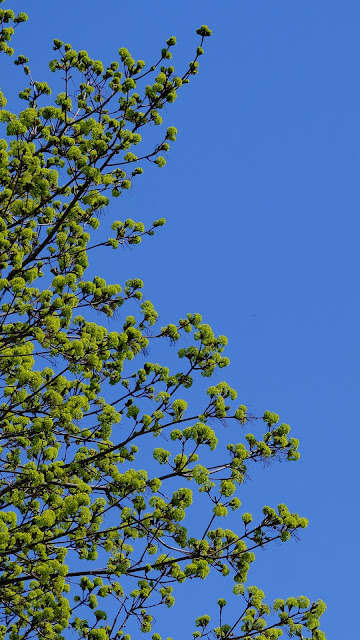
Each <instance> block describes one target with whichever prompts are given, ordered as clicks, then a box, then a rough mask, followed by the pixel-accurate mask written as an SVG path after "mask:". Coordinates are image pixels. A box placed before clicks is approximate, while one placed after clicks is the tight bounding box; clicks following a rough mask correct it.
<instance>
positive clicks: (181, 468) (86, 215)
mask: <svg viewBox="0 0 360 640" xmlns="http://www.w3.org/2000/svg"><path fill="white" fill-rule="evenodd" d="M2 2H3V0H1V3H2ZM26 19H27V16H26V14H24V13H20V14H19V15H17V16H16V15H15V13H14V12H13V11H12V10H11V9H5V10H3V9H1V10H0V29H1V30H0V50H1V51H2V52H3V53H4V54H9V55H12V54H13V53H14V52H13V49H12V47H11V46H10V44H9V42H10V40H11V38H12V36H13V34H14V30H15V28H17V27H18V25H19V24H20V23H22V22H25V21H26ZM197 34H198V37H199V43H198V47H197V49H196V52H195V55H194V59H193V60H192V61H191V62H190V64H189V66H188V67H187V68H186V69H185V70H183V71H182V72H180V73H179V74H178V75H177V74H176V72H175V69H174V67H173V66H172V63H171V58H172V53H171V50H172V48H173V47H174V45H175V44H176V38H175V37H173V36H172V37H170V38H169V39H168V40H167V42H166V46H164V48H163V49H162V50H161V52H160V54H159V59H158V60H157V61H155V63H153V64H150V65H147V64H146V63H145V62H144V61H143V60H135V59H134V58H132V56H131V54H130V52H129V51H128V50H127V49H126V48H121V49H120V50H119V53H118V58H117V59H116V60H115V61H112V62H110V63H105V64H103V63H102V62H101V61H100V60H96V59H93V58H91V57H90V55H89V54H88V52H87V51H84V50H80V51H75V50H74V49H73V48H72V46H71V45H70V44H67V43H63V42H62V41H60V40H55V41H54V50H55V54H54V55H55V58H54V59H53V60H51V61H50V69H51V71H52V72H53V73H54V74H55V78H54V87H55V94H54V96H53V94H52V91H51V88H50V86H49V85H48V84H47V83H46V82H42V81H38V80H36V79H35V78H34V77H33V75H32V72H31V68H30V66H29V60H28V59H27V58H26V56H25V55H17V57H16V59H15V65H16V66H17V67H18V70H19V72H24V74H25V80H26V82H25V86H24V88H23V90H22V91H21V92H20V94H19V98H20V99H21V100H22V101H23V108H22V109H20V110H19V112H17V113H14V112H13V111H9V110H7V109H6V106H7V102H6V98H5V96H4V95H3V94H2V93H1V92H0V107H1V110H0V122H1V123H2V127H3V138H2V139H1V140H0V186H1V192H0V271H1V274H0V326H1V332H0V380H1V387H0V389H1V391H0V393H1V398H0V416H1V418H0V420H1V421H0V424H1V434H0V445H1V448H0V451H1V453H0V457H1V460H0V462H1V466H0V508H1V511H0V638H3V639H7V638H9V639H10V640H20V639H25V638H26V639H27V638H46V639H47V640H60V639H61V638H67V637H70V635H71V637H74V634H75V636H76V637H79V638H88V639H89V640H114V639H115V638H124V639H126V640H129V639H130V636H131V634H132V635H133V637H138V634H139V630H141V631H142V632H150V633H151V634H152V638H153V640H160V638H161V636H160V635H159V632H160V633H163V632H164V633H166V634H168V635H169V634H171V635H172V633H173V630H172V629H165V630H163V629H162V628H161V619H160V620H157V621H155V613H156V612H157V610H158V609H161V608H162V607H171V606H172V605H173V604H174V602H175V598H174V594H175V595H176V592H177V591H178V589H183V590H186V584H188V581H189V580H203V579H205V578H206V576H207V575H208V574H209V572H217V573H218V574H219V580H221V579H222V578H221V576H228V577H227V579H225V580H224V595H226V592H227V591H229V590H230V591H231V590H233V591H234V593H235V594H237V595H238V598H239V605H238V611H237V612H236V613H234V612H233V611H232V610H230V609H231V608H230V607H228V608H226V600H225V599H223V598H222V599H220V600H219V601H218V602H217V605H216V606H217V611H218V612H217V614H216V616H215V617H214V618H213V619H210V615H208V613H207V612H202V611H199V617H198V618H197V619H196V620H195V621H194V633H193V636H194V638H210V637H213V636H214V634H215V637H216V638H219V639H226V638H229V639H230V638H239V639H240V638H241V639H243V640H250V639H254V640H275V639H276V638H278V637H280V636H281V635H282V634H283V632H284V633H286V632H288V633H289V634H290V635H291V636H295V637H298V638H312V639H313V640H324V638H325V635H324V633H323V632H321V631H320V630H319V618H320V616H321V614H322V613H323V611H324V609H325V605H324V603H323V602H321V601H317V602H313V603H311V602H310V601H309V599H308V598H306V597H304V596H296V597H289V598H288V599H286V600H279V599H278V600H276V601H275V602H274V603H272V605H271V606H269V605H268V604H266V603H265V601H264V598H265V596H264V593H263V592H262V590H261V589H260V588H258V587H255V586H250V585H248V582H247V574H248V570H249V568H250V565H251V563H252V562H253V561H254V559H255V554H254V551H255V550H256V549H257V548H261V547H265V546H269V545H271V544H272V543H273V542H274V541H282V542H286V541H288V540H289V539H290V538H291V537H293V536H296V535H297V533H298V531H299V530H301V529H303V528H305V527H306V526H307V520H306V518H304V517H302V516H300V515H298V514H296V513H291V512H290V511H289V509H288V508H287V507H286V505H285V504H280V505H278V506H275V507H273V506H264V507H263V516H262V518H261V519H260V520H259V521H254V519H253V517H252V515H251V513H249V512H247V511H246V510H244V509H243V508H242V505H241V502H240V499H239V497H238V496H239V495H241V488H242V483H243V480H244V477H245V474H246V473H247V468H248V466H249V464H254V463H260V464H261V463H262V462H264V461H269V460H276V459H279V458H286V459H287V460H289V461H296V460H297V459H298V457H299V453H298V444H299V443H298V440H297V439H296V438H294V437H291V436H290V435H289V434H290V427H289V425H287V424H284V423H281V422H280V420H279V416H278V415H277V414H276V413H274V412H272V411H268V410H266V411H265V412H264V414H263V415H261V416H253V415H251V414H250V413H249V411H248V409H247V407H246V406H245V405H244V404H240V405H239V404H237V402H236V397H237V394H236V391H235V390H234V389H232V388H231V387H230V386H229V385H228V384H227V383H226V382H217V383H216V384H215V383H214V384H210V385H209V386H208V389H207V392H206V393H205V394H203V395H201V393H199V395H198V396H197V398H198V400H197V404H196V406H192V405H191V406H188V403H187V401H186V399H185V398H186V396H187V390H188V389H189V388H190V387H191V386H192V385H193V384H196V379H197V378H198V376H203V377H205V378H210V377H211V376H212V375H213V373H214V372H215V371H216V370H219V369H220V370H221V369H223V368H224V367H226V366H227V364H228V363H229V360H228V358H227V357H226V356H225V355H224V349H225V347H226V343H227V340H226V338H225V337H224V336H223V335H220V336H217V335H215V334H214V333H213V331H212V329H211V327H210V326H209V325H208V324H206V323H204V322H203V320H202V317H201V316H200V315H199V314H198V313H188V314H185V315H184V317H183V318H181V319H179V320H174V323H173V324H168V325H166V326H163V327H158V326H157V312H156V310H155V308H154V306H153V304H152V303H151V302H150V301H149V300H147V299H145V298H144V297H143V291H142V289H143V282H142V281H141V280H140V279H139V278H133V279H129V280H127V281H126V282H125V283H121V284H119V283H117V282H115V283H108V282H106V281H105V279H104V278H103V277H102V276H101V264H98V263H96V267H97V269H98V270H99V272H100V273H99V275H96V276H95V277H93V278H92V279H86V271H87V269H88V267H89V264H90V265H92V266H93V265H94V264H95V262H94V260H95V256H96V249H99V248H100V247H101V251H102V252H103V251H105V250H106V251H109V252H113V251H114V250H116V249H118V248H119V247H121V246H123V245H137V244H139V243H140V242H141V241H142V239H143V238H144V237H145V236H152V235H153V234H154V233H155V232H156V231H157V229H158V227H161V226H163V225H164V223H165V219H164V218H163V217H160V218H158V219H155V220H154V221H153V223H152V224H151V225H148V226H146V225H145V224H144V223H143V222H141V221H134V220H132V219H130V218H125V219H124V220H118V221H116V222H114V223H113V224H112V232H113V233H112V235H111V237H110V238H107V239H104V237H101V235H99V231H98V229H99V225H100V214H101V213H102V212H103V211H104V210H106V208H107V207H108V206H111V199H112V198H118V197H119V196H121V198H122V199H124V197H126V195H125V192H126V191H127V190H129V189H130V188H131V186H132V183H133V181H134V180H137V179H138V176H139V175H140V174H141V173H142V172H143V167H144V165H145V164H146V163H148V162H151V163H154V164H156V165H158V167H160V168H161V167H163V166H164V165H165V162H166V161H165V157H164V154H166V152H168V151H169V149H170V144H171V143H172V142H174V141H175V138H176V133H177V131H176V128H175V127H173V126H169V127H167V128H166V129H165V130H164V129H163V128H162V127H161V124H162V117H161V115H160V114H161V110H162V109H163V107H164V106H166V105H169V104H171V103H172V102H174V100H175V99H176V97H177V95H178V93H179V92H181V91H182V90H183V87H184V86H185V85H186V84H188V83H189V81H190V79H191V78H192V77H193V76H195V75H196V74H197V72H198V66H199V58H200V57H201V55H202V54H203V45H204V41H205V40H206V38H207V37H208V36H210V35H211V30H210V29H209V28H208V27H207V26H205V25H203V26H201V27H200V28H199V29H197ZM70 78H71V83H70ZM74 87H75V88H74ZM152 125H153V126H154V127H155V126H157V127H158V129H155V131H159V134H158V136H157V142H156V144H155V146H154V145H153V144H152V143H151V144H150V148H149V144H148V143H147V142H146V141H142V130H143V128H144V127H146V129H148V128H149V127H150V128H151V127H152ZM147 144H148V147H147ZM135 151H136V153H135ZM123 206H126V202H125V203H124V205H123ZM159 208H160V207H157V209H159ZM164 211H165V212H166V203H164ZM101 255H103V253H102V254H101ZM118 258H119V257H118ZM112 317H114V318H115V319H116V329H115V324H114V322H112V321H111V318H112ZM119 326H120V330H119ZM184 334H189V338H188V340H187V341H186V342H185V341H184V340H183V339H182V338H183V336H184ZM159 341H165V342H166V343H169V342H170V343H179V345H180V346H179V350H178V358H179V360H178V364H177V367H176V369H175V370H171V369H170V367H169V366H166V364H159V363H157V362H156V361H155V362H153V361H152V359H153V358H152V356H153V354H156V344H157V343H158V342H159ZM150 347H151V349H150ZM150 357H151V360H150ZM224 420H226V421H227V422H228V424H229V426H231V429H229V432H228V433H229V436H231V439H232V440H233V442H230V443H229V444H228V445H227V446H226V447H223V446H222V445H219V444H218V438H217V430H218V429H223V422H224ZM248 426H251V427H252V428H251V431H254V433H250V432H247V428H248ZM164 434H165V435H166V436H167V440H166V445H167V448H163V447H161V446H159V442H160V444H163V439H162V438H161V435H164ZM159 436H160V437H159ZM154 437H155V438H157V440H156V442H155V443H154V441H153V438H154ZM144 448H146V450H147V451H150V452H151V455H152V457H153V462H151V464H149V465H148V468H146V469H143V468H141V467H139V463H138V460H140V461H141V463H142V464H143V459H142V457H141V453H142V451H143V450H144ZM194 493H196V494H198V499H199V500H201V503H202V504H203V505H204V507H203V508H204V509H205V510H206V511H207V514H208V518H207V520H206V522H204V525H203V526H202V528H201V530H199V531H197V532H194V531H193V530H192V529H193V528H192V527H191V526H189V525H188V522H189V517H188V515H187V514H189V513H190V514H191V509H192V503H193V496H194ZM193 508H194V507H193ZM232 511H237V512H238V513H239V516H238V518H237V522H238V524H237V527H236V530H234V531H233V530H232V529H230V528H227V527H226V522H227V521H226V516H227V515H228V514H229V513H231V512H232ZM185 524H186V526H185ZM182 583H185V584H184V586H183V587H182V586H181V584H182ZM211 606H212V605H211ZM209 607H210V605H209ZM228 609H229V611H228ZM69 634H70V635H69Z"/></svg>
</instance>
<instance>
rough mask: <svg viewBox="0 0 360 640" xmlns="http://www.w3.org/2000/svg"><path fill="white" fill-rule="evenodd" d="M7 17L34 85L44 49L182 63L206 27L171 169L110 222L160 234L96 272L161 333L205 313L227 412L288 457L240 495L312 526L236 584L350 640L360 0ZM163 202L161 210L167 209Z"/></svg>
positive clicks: (142, 2)
mask: <svg viewBox="0 0 360 640" xmlns="http://www.w3.org/2000/svg"><path fill="white" fill-rule="evenodd" d="M6 5H7V6H8V7H14V8H15V9H19V10H25V11H27V12H28V13H29V14H30V18H31V20H30V21H29V23H28V24H27V25H22V26H21V42H22V44H21V46H20V49H21V52H24V53H26V54H27V55H29V56H30V58H31V61H32V68H33V69H34V70H35V71H36V74H35V75H37V76H38V77H39V79H42V78H45V77H46V76H47V75H48V72H47V70H46V61H47V59H48V58H50V57H51V56H52V52H51V42H52V39H53V37H59V38H61V39H63V40H65V41H68V42H71V43H72V44H73V46H74V47H75V48H81V49H84V48H85V49H88V51H89V53H90V54H91V55H92V56H93V57H95V58H101V59H105V60H109V61H111V60H113V59H115V58H116V54H117V50H118V48H119V47H120V46H127V47H128V48H129V49H130V51H131V53H133V55H134V57H136V58H144V59H146V60H151V59H152V58H154V59H155V56H156V55H157V53H158V51H159V49H160V48H161V47H162V46H163V42H164V40H165V39H166V38H168V37H169V36H171V35H176V36H177V38H178V47H177V48H176V49H175V50H174V64H175V65H176V64H177V63H178V64H179V65H180V66H181V63H182V62H185V61H187V60H190V59H192V54H193V50H194V47H195V46H196V43H197V39H196V36H195V35H194V31H195V29H196V27H198V26H199V25H200V24H204V23H205V24H208V25H209V26H210V27H211V28H212V29H213V37H212V38H211V39H208V40H207V41H206V55H205V56H203V58H202V59H201V61H200V62H201V64H200V73H199V75H198V76H197V77H196V78H195V79H194V80H193V81H192V83H191V85H190V86H188V87H187V88H186V89H185V90H184V92H183V94H182V95H181V97H179V98H178V101H177V103H176V104H175V105H170V107H169V109H168V114H167V116H166V118H167V124H168V125H170V124H173V125H175V126H176V127H177V128H178V131H179V136H178V140H177V142H176V144H174V145H173V146H172V150H171V152H170V154H169V157H168V165H167V167H166V168H165V169H162V170H159V169H158V168H155V167H154V168H153V167H149V169H147V171H146V174H145V175H144V176H143V177H141V178H140V179H139V180H138V181H137V183H136V186H135V187H134V189H133V191H132V192H131V193H129V194H127V195H126V196H122V199H121V213H120V214H118V213H117V212H116V215H115V217H118V218H120V219H124V218H125V217H132V218H134V219H136V220H147V221H148V220H153V219H154V218H156V217H160V216H163V215H164V216H165V217H166V218H167V221H168V223H167V225H166V227H165V228H164V229H162V230H161V232H159V233H158V234H157V236H155V237H154V238H153V239H148V240H147V241H146V242H144V243H143V244H142V245H141V246H140V247H138V248H136V250H134V251H125V252H123V253H120V254H119V253H114V263H113V264H111V265H98V271H100V270H101V274H104V275H105V277H108V278H109V280H111V281H114V280H116V279H117V278H118V279H119V281H120V280H121V281H123V280H124V279H125V278H126V277H128V276H133V277H142V278H143V279H144V281H145V290H146V294H147V296H148V297H149V298H150V299H151V300H152V301H153V303H154V304H155V306H156V308H157V309H158V311H159V314H160V321H161V324H166V323H167V322H172V321H176V319H177V318H179V317H182V316H183V315H184V314H185V313H187V312H190V311H191V312H193V311H198V312H200V313H202V315H203V317H204V319H205V320H206V321H207V322H209V324H211V325H212V326H213V328H214V330H215V331H216V332H218V333H224V334H225V335H227V336H228V338H229V348H228V352H227V355H229V357H230V358H231V366H230V367H229V368H228V370H227V372H226V379H227V380H228V381H229V382H230V383H231V384H232V385H233V386H234V387H236V388H237V389H238V391H239V399H240V400H241V402H243V403H245V404H247V405H248V406H250V408H251V410H252V411H253V412H254V413H256V414H258V415H259V414H261V413H262V412H263V411H264V409H270V410H273V411H277V412H278V413H280V416H281V418H282V419H283V420H284V421H285V422H289V423H290V424H291V425H292V427H293V429H294V435H295V436H297V437H299V438H300V441H301V454H302V458H301V461H300V462H298V463H296V464H282V465H278V466H276V465H274V466H272V467H270V468H268V469H265V470H263V469H261V470H258V471H257V472H256V473H254V474H253V476H252V479H251V481H249V482H248V483H247V484H246V486H245V487H244V492H243V496H242V500H243V504H244V505H246V506H247V508H248V509H249V510H250V511H251V509H252V508H254V507H255V510H256V508H259V507H261V506H262V505H263V504H268V503H270V504H277V503H279V502H285V503H286V504H288V506H289V507H290V508H291V509H293V510H295V511H297V512H299V513H300V514H301V515H306V516H307V517H308V518H309V520H310V525H309V527H308V529H307V530H306V531H305V532H304V533H303V535H302V540H301V542H299V543H291V544H288V545H282V546H280V547H276V548H273V549H272V550H269V551H267V552H266V553H263V554H258V557H257V560H256V562H255V565H254V566H253V569H252V573H251V574H250V584H258V586H260V587H262V588H264V590H265V592H266V593H267V594H268V595H269V600H270V599H271V598H272V597H277V596H281V595H284V596H288V595H289V596H290V595H299V594H304V595H309V596H310V597H312V598H318V597H320V598H322V599H323V600H325V601H326V602H327V605H328V611H327V613H326V614H325V616H324V623H323V629H324V631H326V633H327V638H328V640H335V639H336V640H338V639H339V638H347V637H350V636H351V637H354V636H352V634H353V633H354V630H353V623H352V619H351V616H352V611H353V609H352V607H354V608H355V610H356V609H357V602H356V595H358V575H359V563H358V541H357V540H356V538H358V535H357V531H358V528H359V524H360V522H359V509H358V507H357V505H356V499H357V491H356V485H357V487H358V486H359V485H358V471H357V470H356V469H357V459H358V447H359V439H358V419H359V418H358V415H359V414H358V388H359V378H360V377H359V351H360V349H359V339H358V334H359V311H360V309H359V293H358V291H359V284H358V280H359V258H358V255H359V250H358V246H359V232H360V225H359V204H360V203H359V200H360V190H359V169H360V162H359V161H360V124H359V123H360V88H359V87H360V85H359V62H360V3H359V2H358V1H357V0H352V1H350V0H342V2H338V1H336V0H316V1H314V0H301V1H300V0H293V1H292V2H289V0H272V1H271V0H255V1H254V0H238V1H235V0H233V1H232V2H231V1H227V2H226V1H224V2H214V1H213V0H207V1H204V0H196V2H190V1H189V0H183V1H182V2H167V1H165V0H154V1H153V2H151V3H150V2H147V1H146V0H138V1H137V2H125V3H123V2H118V0H102V1H101V2H95V1H92V0H90V1H88V2H87V3H83V2H74V1H73V0H61V2H59V3H56V4H55V3H54V4H53V3H50V2H34V0H31V1H30V0H24V1H23V2H21V1H20V0H16V1H15V2H10V0H9V2H7V3H6ZM19 31H20V29H19ZM19 35H20V34H19ZM17 38H18V41H20V37H19V36H17ZM3 84H4V83H3ZM8 84H9V83H8ZM118 203H119V201H115V204H113V205H112V207H119V206H120V204H118ZM162 203H171V206H169V204H167V205H166V210H164V208H163V205H162ZM164 267H165V268H164ZM114 274H116V277H115V275H114ZM355 496H356V497H355ZM194 588H195V586H194ZM196 589H197V590H198V591H197V592H196V591H194V589H193V591H192V598H193V597H194V594H195V593H196V598H197V599H198V600H197V602H196V604H198V602H200V603H201V602H205V603H206V601H207V600H209V599H213V598H214V597H216V596H217V592H216V587H215V586H214V582H212V581H210V582H209V585H208V586H207V584H206V582H205V583H204V584H201V593H200V591H199V585H196ZM356 592H357V593H356ZM219 595H221V594H219ZM196 598H195V600H196ZM181 602H183V601H181ZM345 603H347V604H348V605H349V608H348V609H347V614H341V613H340V607H341V606H343V605H344V604H345ZM192 604H193V600H191V602H190V601H189V602H188V610H189V612H190V613H189V615H190V617H191V618H193V617H194V616H193V615H192ZM201 606H202V605H201V604H199V606H197V607H196V610H195V609H194V614H197V615H199V614H200V613H201V610H200V611H199V607H201ZM170 619H171V620H172V622H173V623H174V622H176V626H177V628H178V629H179V631H180V630H181V633H178V634H176V632H175V631H174V630H173V631H172V635H173V637H174V638H175V640H180V638H182V637H185V635H186V634H187V632H188V629H189V631H190V628H189V625H187V623H186V622H184V617H183V615H182V613H181V610H179V609H177V610H176V611H175V612H171V618H170ZM184 631H186V634H184V633H183V632H184ZM169 635H170V630H169Z"/></svg>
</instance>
